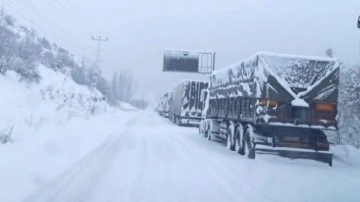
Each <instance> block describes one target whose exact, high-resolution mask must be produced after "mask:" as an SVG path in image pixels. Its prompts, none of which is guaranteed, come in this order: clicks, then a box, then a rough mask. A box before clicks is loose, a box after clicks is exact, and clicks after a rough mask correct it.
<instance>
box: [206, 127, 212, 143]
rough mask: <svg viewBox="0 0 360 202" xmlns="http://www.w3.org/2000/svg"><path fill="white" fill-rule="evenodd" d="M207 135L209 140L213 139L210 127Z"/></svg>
mask: <svg viewBox="0 0 360 202" xmlns="http://www.w3.org/2000/svg"><path fill="white" fill-rule="evenodd" d="M206 137H207V140H209V141H211V140H212V137H211V132H210V129H209V130H207V131H206Z"/></svg>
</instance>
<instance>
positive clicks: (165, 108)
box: [158, 92, 172, 118]
mask: <svg viewBox="0 0 360 202" xmlns="http://www.w3.org/2000/svg"><path fill="white" fill-rule="evenodd" d="M171 98H172V92H166V93H164V95H163V96H161V97H160V102H159V105H158V112H159V114H160V115H161V116H163V117H166V118H168V117H169V111H170V102H171Z"/></svg>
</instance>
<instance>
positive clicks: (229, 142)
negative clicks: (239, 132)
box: [226, 126, 235, 151]
mask: <svg viewBox="0 0 360 202" xmlns="http://www.w3.org/2000/svg"><path fill="white" fill-rule="evenodd" d="M234 139H235V138H234V132H233V130H231V126H229V127H228V129H227V133H226V148H228V149H230V150H231V151H235V141H234Z"/></svg>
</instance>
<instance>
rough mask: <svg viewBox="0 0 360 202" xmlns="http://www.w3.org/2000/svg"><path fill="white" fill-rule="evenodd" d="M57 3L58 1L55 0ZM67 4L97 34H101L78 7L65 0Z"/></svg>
mask: <svg viewBox="0 0 360 202" xmlns="http://www.w3.org/2000/svg"><path fill="white" fill-rule="evenodd" d="M55 1H57V0H55ZM65 2H66V3H67V4H68V5H69V6H70V7H71V8H72V10H74V11H75V13H76V14H77V15H78V16H79V17H80V19H82V20H83V21H84V22H85V23H86V24H87V25H88V26H89V27H90V28H91V29H92V30H93V31H94V32H95V33H100V32H99V31H98V30H97V29H96V28H95V27H94V26H93V25H92V24H91V23H90V22H89V21H88V20H87V19H86V18H85V17H84V16H83V15H82V14H81V13H80V12H79V10H78V9H76V7H75V6H74V5H73V4H72V3H71V2H70V1H69V0H65Z"/></svg>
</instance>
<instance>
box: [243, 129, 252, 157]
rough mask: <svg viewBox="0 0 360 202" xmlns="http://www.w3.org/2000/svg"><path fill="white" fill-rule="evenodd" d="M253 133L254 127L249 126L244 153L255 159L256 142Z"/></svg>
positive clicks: (245, 135) (246, 131)
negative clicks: (253, 139)
mask: <svg viewBox="0 0 360 202" xmlns="http://www.w3.org/2000/svg"><path fill="white" fill-rule="evenodd" d="M252 134H253V129H252V127H247V128H246V130H245V134H244V141H243V143H244V148H245V149H244V152H245V153H244V155H245V156H246V157H248V158H249V159H255V144H254V143H253V141H252V139H251V136H252Z"/></svg>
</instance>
